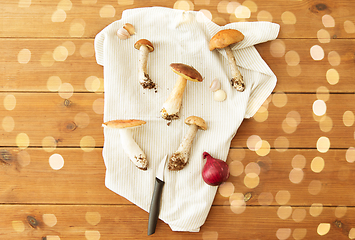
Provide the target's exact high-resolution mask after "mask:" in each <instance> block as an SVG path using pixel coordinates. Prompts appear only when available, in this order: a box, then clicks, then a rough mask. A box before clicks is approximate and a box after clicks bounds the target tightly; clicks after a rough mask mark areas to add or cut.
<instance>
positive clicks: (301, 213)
mask: <svg viewBox="0 0 355 240" xmlns="http://www.w3.org/2000/svg"><path fill="white" fill-rule="evenodd" d="M306 215H307V212H306V210H305V209H303V208H298V209H295V210H294V211H293V213H292V219H293V221H295V222H302V221H303V220H304V219H305V218H306Z"/></svg>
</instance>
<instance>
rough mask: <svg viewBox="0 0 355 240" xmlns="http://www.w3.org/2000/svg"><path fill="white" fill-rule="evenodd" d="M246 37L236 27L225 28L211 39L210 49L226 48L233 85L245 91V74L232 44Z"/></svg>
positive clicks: (238, 89) (240, 90)
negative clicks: (237, 60)
mask: <svg viewBox="0 0 355 240" xmlns="http://www.w3.org/2000/svg"><path fill="white" fill-rule="evenodd" d="M243 39H244V35H243V34H242V33H241V32H240V31H238V30H235V29H225V30H221V31H219V32H218V33H216V34H215V35H214V36H213V37H212V38H211V40H210V44H209V48H210V51H213V50H214V49H216V48H218V49H222V48H224V49H225V51H226V54H227V57H228V62H229V66H230V68H231V72H232V79H231V83H232V86H233V87H234V88H235V89H237V91H239V92H243V91H244V89H245V84H244V80H243V76H242V74H241V73H240V71H239V69H238V67H237V63H236V61H235V58H234V56H233V52H232V49H231V48H230V45H231V44H234V43H238V42H240V41H242V40H243Z"/></svg>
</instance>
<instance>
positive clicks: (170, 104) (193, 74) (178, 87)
mask: <svg viewBox="0 0 355 240" xmlns="http://www.w3.org/2000/svg"><path fill="white" fill-rule="evenodd" d="M170 68H171V70H173V72H175V73H177V74H178V75H179V77H178V80H177V81H176V83H175V86H174V88H173V90H172V92H171V93H170V95H169V97H168V99H167V100H166V101H165V102H164V104H163V107H162V109H161V111H160V113H161V115H162V117H163V118H164V119H165V120H173V119H178V118H179V114H178V112H179V110H180V107H181V102H182V96H183V94H184V91H185V87H186V84H187V80H190V81H193V82H202V81H203V78H202V76H201V74H200V73H199V72H198V71H197V70H196V69H194V68H193V67H191V66H188V65H185V64H183V63H171V64H170Z"/></svg>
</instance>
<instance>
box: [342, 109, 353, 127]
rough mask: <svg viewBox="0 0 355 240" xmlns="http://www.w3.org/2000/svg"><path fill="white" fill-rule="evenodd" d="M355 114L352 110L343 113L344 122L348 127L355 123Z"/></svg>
mask: <svg viewBox="0 0 355 240" xmlns="http://www.w3.org/2000/svg"><path fill="white" fill-rule="evenodd" d="M354 121H355V116H354V113H353V112H352V111H345V112H344V114H343V123H344V125H345V126H346V127H351V126H352V125H354Z"/></svg>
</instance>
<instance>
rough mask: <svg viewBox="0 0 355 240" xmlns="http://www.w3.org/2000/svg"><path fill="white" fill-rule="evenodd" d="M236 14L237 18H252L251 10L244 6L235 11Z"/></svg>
mask: <svg viewBox="0 0 355 240" xmlns="http://www.w3.org/2000/svg"><path fill="white" fill-rule="evenodd" d="M234 14H235V16H236V17H237V18H250V16H251V12H250V9H249V8H248V7H246V6H243V5H239V6H238V7H237V8H236V9H235V11H234Z"/></svg>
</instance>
